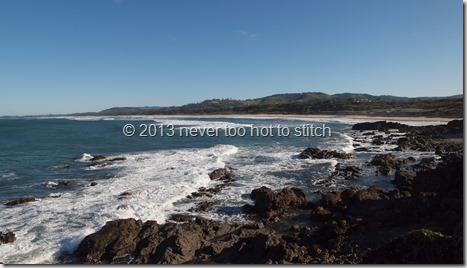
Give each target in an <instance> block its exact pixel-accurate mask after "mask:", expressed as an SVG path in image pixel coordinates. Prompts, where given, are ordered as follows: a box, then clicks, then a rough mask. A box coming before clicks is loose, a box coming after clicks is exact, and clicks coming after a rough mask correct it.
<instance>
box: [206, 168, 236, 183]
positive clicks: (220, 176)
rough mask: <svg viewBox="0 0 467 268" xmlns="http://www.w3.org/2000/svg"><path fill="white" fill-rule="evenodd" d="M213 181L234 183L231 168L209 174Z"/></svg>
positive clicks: (220, 169)
mask: <svg viewBox="0 0 467 268" xmlns="http://www.w3.org/2000/svg"><path fill="white" fill-rule="evenodd" d="M209 178H210V179H211V180H222V181H234V177H233V174H232V169H231V168H229V167H224V168H218V169H216V170H214V171H213V172H211V173H210V174H209Z"/></svg>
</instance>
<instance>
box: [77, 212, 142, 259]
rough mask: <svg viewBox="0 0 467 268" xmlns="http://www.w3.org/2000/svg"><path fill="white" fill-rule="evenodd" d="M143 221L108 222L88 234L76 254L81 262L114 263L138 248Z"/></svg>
mask: <svg viewBox="0 0 467 268" xmlns="http://www.w3.org/2000/svg"><path fill="white" fill-rule="evenodd" d="M142 226H143V223H142V222H141V220H135V219H123V220H115V221H110V222H107V223H106V225H104V227H102V229H101V230H100V231H98V232H96V233H93V234H90V235H88V236H86V237H85V238H84V239H83V241H82V242H81V243H80V244H79V246H78V248H77V249H76V251H75V252H74V255H75V256H76V257H77V258H78V259H79V260H80V262H81V263H88V264H98V263H102V262H105V261H108V262H110V263H113V262H114V260H116V259H119V258H121V257H122V256H125V255H128V254H131V253H132V252H133V251H135V249H136V243H135V242H136V240H137V235H138V233H139V232H140V230H141V228H142Z"/></svg>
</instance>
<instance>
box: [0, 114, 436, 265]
mask: <svg viewBox="0 0 467 268" xmlns="http://www.w3.org/2000/svg"><path fill="white" fill-rule="evenodd" d="M363 121H368V120H351V119H298V118H297V119H286V118H272V117H271V118H270V117H267V118H261V117H251V118H243V117H242V118H235V117H232V118H227V117H157V116H153V117H151V116H146V117H143V116H133V117H61V118H59V117H42V118H17V119H0V203H1V204H0V215H1V219H2V220H1V221H0V232H8V231H12V232H14V233H15V234H16V238H17V240H16V241H15V242H14V243H9V244H3V245H0V262H2V263H7V264H9V263H57V262H58V258H59V256H60V255H62V254H64V253H69V252H72V251H73V250H75V249H76V247H77V245H78V244H79V242H80V241H81V240H82V239H83V238H84V237H85V236H86V235H88V234H91V233H93V232H95V231H97V230H99V229H100V228H101V227H102V226H103V225H104V224H105V223H106V222H107V221H110V220H115V219H120V218H130V217H133V218H137V219H141V220H143V221H146V220H156V221H157V222H159V223H164V222H165V221H166V220H167V219H168V218H169V217H170V215H172V214H175V213H191V212H188V210H189V209H190V208H192V207H193V206H194V205H196V203H197V202H199V201H200V200H204V199H203V198H201V199H190V198H187V196H188V195H190V194H191V193H192V192H196V191H197V189H198V188H200V187H206V188H210V187H214V186H215V185H217V184H219V183H220V182H218V181H211V180H210V178H209V174H210V173H211V172H212V171H214V170H215V169H217V168H221V167H225V166H229V167H232V168H233V169H234V174H235V178H236V181H235V182H234V183H232V184H230V185H229V186H227V187H226V188H224V189H223V190H222V191H221V192H220V193H219V194H217V195H214V196H213V197H211V198H209V200H210V201H213V202H214V204H215V206H214V209H213V210H212V211H209V212H193V213H192V214H196V215H201V216H203V217H206V218H210V219H215V220H219V221H225V222H245V221H247V219H245V218H244V217H243V213H242V210H241V207H242V206H243V205H244V204H246V203H250V204H252V201H251V200H250V198H249V194H250V192H251V191H252V190H253V189H255V188H259V187H261V186H267V187H270V188H272V189H274V190H280V189H282V188H284V187H287V186H288V187H299V188H301V189H303V190H304V191H305V192H306V194H307V198H308V199H309V200H311V201H312V200H314V199H316V198H317V197H319V195H320V193H321V192H326V191H334V190H342V189H345V188H347V187H359V188H362V187H368V186H370V185H377V186H380V187H384V188H389V189H392V188H393V185H392V183H391V180H392V179H393V177H392V176H381V175H379V176H378V175H376V174H375V170H376V168H374V167H369V166H368V162H369V161H370V160H371V159H372V158H373V156H374V155H375V154H378V153H387V152H388V151H389V150H391V149H393V148H395V145H394V144H386V145H383V146H374V145H372V144H371V141H370V140H365V137H366V136H364V135H362V133H359V132H354V131H352V130H351V127H352V125H353V124H354V123H357V122H363ZM404 123H407V122H404ZM437 123H438V122H410V123H409V124H412V125H426V124H437ZM128 124H131V126H130V127H128ZM132 127H133V128H132ZM327 128H328V129H327ZM132 130H134V132H135V133H132V132H131V131H132ZM381 135H387V133H381ZM357 141H358V143H359V145H360V146H363V147H365V146H367V147H368V148H369V151H368V152H355V151H354V148H355V147H354V145H355V143H357ZM307 147H317V148H320V149H326V150H336V151H338V152H345V153H352V154H353V155H354V157H353V158H351V159H347V160H341V159H323V160H320V159H318V160H310V159H305V160H304V159H299V157H298V155H299V153H300V152H301V151H303V150H304V149H306V148H307ZM395 154H398V156H402V157H404V155H406V156H414V157H415V158H416V159H420V158H423V157H426V156H432V155H433V153H432V152H425V153H421V152H395ZM97 155H105V156H106V157H107V159H115V158H121V159H125V160H123V161H112V162H111V164H109V165H92V163H95V162H92V161H91V159H92V157H94V156H97ZM338 162H339V163H341V164H344V165H352V166H357V167H361V168H362V169H363V171H362V175H361V176H360V177H359V178H358V179H356V180H346V179H344V178H337V179H333V180H329V175H330V173H331V172H332V171H334V170H335V165H336V164H337V163H338ZM96 183H97V184H96ZM122 193H130V194H127V195H126V196H125V195H123V196H122ZM22 197H35V198H36V199H37V201H35V202H30V203H25V204H21V205H16V206H6V205H4V204H5V203H7V202H9V201H11V200H14V199H17V198H22ZM204 198H207V197H204Z"/></svg>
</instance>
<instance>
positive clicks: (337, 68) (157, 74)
mask: <svg viewBox="0 0 467 268" xmlns="http://www.w3.org/2000/svg"><path fill="white" fill-rule="evenodd" d="M462 5H463V3H462V1H461V0H332V1H329V0H292V1H286V0H235V1H234V0H196V1H194V0H165V1H163V0H67V1H62V0H55V1H52V0H42V1H37V0H2V1H0V116H2V115H38V114H63V113H74V112H96V111H100V110H103V109H107V108H111V107H118V106H171V105H183V104H187V103H194V102H200V101H203V100H206V99H212V98H233V99H252V98H258V97H264V96H268V95H273V94H279V93H298V92H324V93H327V94H335V93H344V92H353V93H369V94H372V95H395V96H408V97H420V96H450V95H456V94H462V93H463V61H462V59H463V43H462V40H463V39H462V38H463V28H462V26H463V21H462V8H463V7H462Z"/></svg>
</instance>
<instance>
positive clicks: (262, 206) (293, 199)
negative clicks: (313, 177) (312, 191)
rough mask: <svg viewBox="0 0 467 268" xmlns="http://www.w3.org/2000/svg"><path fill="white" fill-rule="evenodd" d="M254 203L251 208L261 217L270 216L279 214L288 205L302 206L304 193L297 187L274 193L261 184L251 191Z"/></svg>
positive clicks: (304, 200) (304, 201)
mask: <svg viewBox="0 0 467 268" xmlns="http://www.w3.org/2000/svg"><path fill="white" fill-rule="evenodd" d="M251 199H252V200H254V201H255V205H254V206H253V207H251V210H252V211H254V212H255V213H257V214H258V216H260V217H262V218H272V217H275V216H278V215H281V214H282V213H283V212H284V211H285V210H286V209H287V208H288V207H289V206H297V207H299V206H302V205H304V204H305V203H306V198H305V193H304V192H303V191H302V190H301V189H298V188H284V189H282V191H281V192H279V193H275V192H274V191H272V190H271V189H269V188H267V187H265V186H263V187H261V188H259V189H255V190H253V191H252V192H251Z"/></svg>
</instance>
